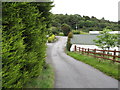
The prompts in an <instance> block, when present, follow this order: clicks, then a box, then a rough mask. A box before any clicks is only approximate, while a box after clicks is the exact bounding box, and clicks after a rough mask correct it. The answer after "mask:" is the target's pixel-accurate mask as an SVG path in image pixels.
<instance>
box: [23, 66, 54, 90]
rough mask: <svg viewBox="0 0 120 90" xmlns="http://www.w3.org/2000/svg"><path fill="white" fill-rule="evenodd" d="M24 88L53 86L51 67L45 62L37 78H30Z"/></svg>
mask: <svg viewBox="0 0 120 90" xmlns="http://www.w3.org/2000/svg"><path fill="white" fill-rule="evenodd" d="M24 88H54V71H53V68H52V67H51V66H50V65H48V64H46V65H45V66H44V69H43V70H42V72H41V73H40V75H39V76H38V77H37V78H32V79H31V81H30V82H28V83H27V84H26V85H25V86H24Z"/></svg>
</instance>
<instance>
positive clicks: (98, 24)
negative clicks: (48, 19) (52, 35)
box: [52, 14, 120, 32]
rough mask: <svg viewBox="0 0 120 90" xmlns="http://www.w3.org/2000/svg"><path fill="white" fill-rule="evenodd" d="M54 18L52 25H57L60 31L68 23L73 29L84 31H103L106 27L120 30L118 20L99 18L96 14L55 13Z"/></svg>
mask: <svg viewBox="0 0 120 90" xmlns="http://www.w3.org/2000/svg"><path fill="white" fill-rule="evenodd" d="M52 18H53V19H52V26H54V27H57V28H58V29H57V30H58V31H59V32H60V31H61V26H62V24H68V25H69V26H71V28H72V30H78V31H84V32H89V31H102V30H103V29H104V28H107V29H112V30H113V31H119V28H120V25H118V24H117V22H112V21H109V20H105V19H104V18H102V19H97V18H96V17H94V16H92V17H89V16H81V15H78V14H75V15H68V14H65V15H64V14H53V16H52Z"/></svg>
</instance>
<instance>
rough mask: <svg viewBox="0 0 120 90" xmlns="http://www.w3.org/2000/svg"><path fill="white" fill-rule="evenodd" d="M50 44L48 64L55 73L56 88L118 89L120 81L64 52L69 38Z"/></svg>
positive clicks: (62, 38) (61, 38) (60, 38)
mask: <svg viewBox="0 0 120 90" xmlns="http://www.w3.org/2000/svg"><path fill="white" fill-rule="evenodd" d="M58 38H59V40H58V41H57V42H56V43H48V44H47V46H48V48H47V63H49V64H51V65H52V66H53V68H54V71H55V88H118V81H117V80H115V79H113V78H111V77H109V76H107V75H105V74H103V73H102V72H100V71H99V70H97V69H95V68H93V67H91V66H89V65H87V64H84V63H83V62H80V61H77V60H75V59H73V58H72V57H70V56H68V55H66V54H65V52H64V47H65V44H66V41H67V37H62V36H61V37H58Z"/></svg>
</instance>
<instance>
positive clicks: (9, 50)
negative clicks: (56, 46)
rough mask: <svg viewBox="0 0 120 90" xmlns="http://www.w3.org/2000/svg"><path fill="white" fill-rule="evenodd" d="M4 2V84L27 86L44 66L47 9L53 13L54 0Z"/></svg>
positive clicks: (16, 86)
mask: <svg viewBox="0 0 120 90" xmlns="http://www.w3.org/2000/svg"><path fill="white" fill-rule="evenodd" d="M43 5H44V6H43ZM45 5H46V6H45ZM2 6H3V8H2V12H3V13H2V16H3V18H2V19H3V20H2V25H3V30H2V53H3V54H2V78H3V79H2V87H3V88H23V87H24V85H25V84H26V83H27V82H28V81H30V79H31V78H33V77H37V76H38V75H39V74H40V72H41V71H42V69H43V66H44V62H45V57H46V41H47V38H46V29H47V28H46V27H48V18H46V17H47V16H46V15H45V13H47V15H49V14H48V13H50V12H49V11H50V9H51V3H33V2H32V3H29V2H3V3H2ZM41 7H42V9H44V10H46V12H43V11H42V10H40V8H41ZM47 7H48V8H47Z"/></svg>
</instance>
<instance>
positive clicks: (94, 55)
mask: <svg viewBox="0 0 120 90" xmlns="http://www.w3.org/2000/svg"><path fill="white" fill-rule="evenodd" d="M94 57H96V49H94Z"/></svg>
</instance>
